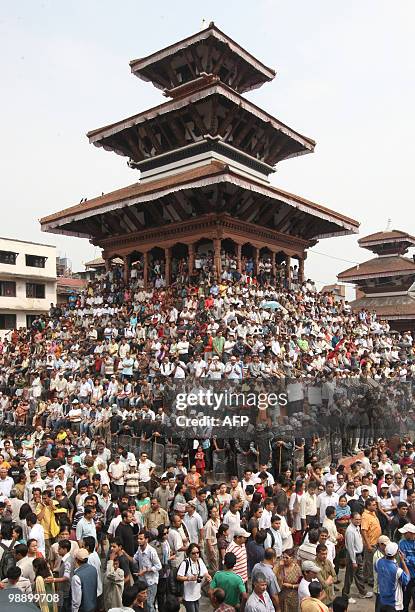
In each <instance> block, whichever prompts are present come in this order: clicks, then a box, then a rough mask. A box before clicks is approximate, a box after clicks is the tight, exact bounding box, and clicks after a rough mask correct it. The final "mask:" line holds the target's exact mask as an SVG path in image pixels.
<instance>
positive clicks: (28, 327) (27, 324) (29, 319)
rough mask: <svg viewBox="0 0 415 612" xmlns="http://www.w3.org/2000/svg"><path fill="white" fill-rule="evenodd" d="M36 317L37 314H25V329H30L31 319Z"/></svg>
mask: <svg viewBox="0 0 415 612" xmlns="http://www.w3.org/2000/svg"><path fill="white" fill-rule="evenodd" d="M36 318H37V315H33V314H31V315H26V329H31V327H32V323H33V321H34V320H35V319H36Z"/></svg>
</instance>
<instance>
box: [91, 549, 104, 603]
mask: <svg viewBox="0 0 415 612" xmlns="http://www.w3.org/2000/svg"><path fill="white" fill-rule="evenodd" d="M88 563H89V565H92V567H95V569H96V570H97V580H98V581H97V597H99V596H100V595H102V570H101V560H100V558H99V556H98V553H97V551H96V550H94V552H93V553H90V555H89V557H88Z"/></svg>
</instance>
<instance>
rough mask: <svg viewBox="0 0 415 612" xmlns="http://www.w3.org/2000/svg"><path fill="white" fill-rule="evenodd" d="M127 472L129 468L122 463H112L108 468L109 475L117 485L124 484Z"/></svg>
mask: <svg viewBox="0 0 415 612" xmlns="http://www.w3.org/2000/svg"><path fill="white" fill-rule="evenodd" d="M126 471H127V466H126V465H125V463H122V462H121V461H120V462H119V463H115V462H113V463H111V464H110V466H109V468H108V473H109V475H110V476H111V478H112V482H113V483H114V484H116V485H123V484H124V474H125V472H126Z"/></svg>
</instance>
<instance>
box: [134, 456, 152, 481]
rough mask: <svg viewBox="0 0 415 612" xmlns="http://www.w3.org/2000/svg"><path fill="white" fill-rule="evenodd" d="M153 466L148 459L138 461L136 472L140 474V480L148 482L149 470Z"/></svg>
mask: <svg viewBox="0 0 415 612" xmlns="http://www.w3.org/2000/svg"><path fill="white" fill-rule="evenodd" d="M155 467H156V464H155V463H153V462H152V461H150V459H146V460H145V461H139V462H138V473H139V474H140V480H141V482H149V480H150V470H151V469H152V468H155Z"/></svg>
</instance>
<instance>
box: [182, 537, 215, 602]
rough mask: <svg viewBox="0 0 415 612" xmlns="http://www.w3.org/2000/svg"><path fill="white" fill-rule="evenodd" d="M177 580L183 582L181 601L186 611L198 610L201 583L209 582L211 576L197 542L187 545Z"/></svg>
mask: <svg viewBox="0 0 415 612" xmlns="http://www.w3.org/2000/svg"><path fill="white" fill-rule="evenodd" d="M177 580H178V581H179V582H182V583H183V587H184V591H183V603H184V607H185V608H186V612H199V601H200V597H201V588H202V583H207V584H209V583H210V581H211V577H210V575H209V572H208V569H207V567H206V565H205V562H204V561H203V559H202V558H201V554H200V548H199V546H198V545H197V544H194V543H192V544H190V545H189V548H188V549H187V551H186V559H185V560H184V561H182V563H181V564H180V566H179V568H178V570H177Z"/></svg>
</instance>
